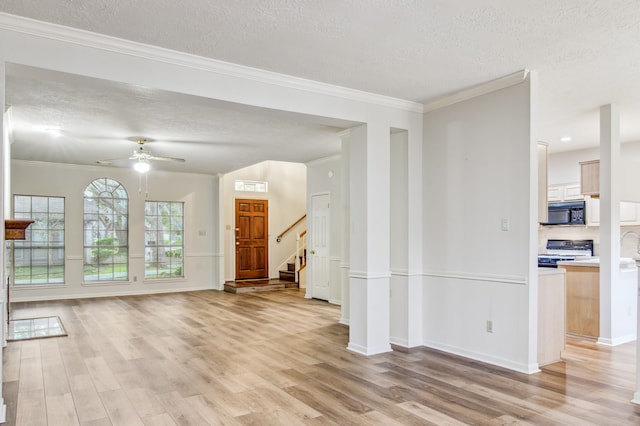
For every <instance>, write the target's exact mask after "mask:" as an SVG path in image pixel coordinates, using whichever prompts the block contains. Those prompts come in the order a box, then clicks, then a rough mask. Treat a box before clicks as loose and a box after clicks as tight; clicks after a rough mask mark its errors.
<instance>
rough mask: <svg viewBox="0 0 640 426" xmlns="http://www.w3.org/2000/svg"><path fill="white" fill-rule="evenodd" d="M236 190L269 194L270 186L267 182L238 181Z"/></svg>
mask: <svg viewBox="0 0 640 426" xmlns="http://www.w3.org/2000/svg"><path fill="white" fill-rule="evenodd" d="M235 189H236V191H238V192H267V191H268V190H269V186H268V183H267V182H259V181H253V180H237V181H236V185H235Z"/></svg>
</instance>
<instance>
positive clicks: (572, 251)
mask: <svg viewBox="0 0 640 426" xmlns="http://www.w3.org/2000/svg"><path fill="white" fill-rule="evenodd" d="M590 256H593V240H548V241H547V252H546V253H545V254H539V255H538V266H539V267H543V268H557V267H558V262H562V261H568V260H576V258H580V257H590Z"/></svg>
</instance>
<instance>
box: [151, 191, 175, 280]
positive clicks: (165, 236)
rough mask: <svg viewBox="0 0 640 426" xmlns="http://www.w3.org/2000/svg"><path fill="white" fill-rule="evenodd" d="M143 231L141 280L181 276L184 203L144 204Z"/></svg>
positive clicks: (154, 202)
mask: <svg viewBox="0 0 640 426" xmlns="http://www.w3.org/2000/svg"><path fill="white" fill-rule="evenodd" d="M144 228H145V233H144V234H145V236H144V251H145V256H144V257H145V269H144V277H145V278H176V277H183V276H184V273H183V265H184V262H183V257H182V253H183V247H184V244H183V241H182V235H183V230H184V203H181V202H165V201H147V202H145V209H144Z"/></svg>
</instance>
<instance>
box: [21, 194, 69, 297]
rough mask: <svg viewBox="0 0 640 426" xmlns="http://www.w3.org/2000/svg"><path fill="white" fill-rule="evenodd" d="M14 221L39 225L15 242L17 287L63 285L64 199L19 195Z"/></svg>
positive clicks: (28, 229)
mask: <svg viewBox="0 0 640 426" xmlns="http://www.w3.org/2000/svg"><path fill="white" fill-rule="evenodd" d="M13 217H14V218H15V219H29V220H33V221H35V222H34V223H32V224H31V225H30V226H29V228H27V232H26V239H25V240H15V241H14V249H13V258H14V262H15V263H14V268H15V269H14V277H13V283H14V285H29V284H57V283H63V282H64V198H62V197H39V196H31V195H15V196H14V197H13Z"/></svg>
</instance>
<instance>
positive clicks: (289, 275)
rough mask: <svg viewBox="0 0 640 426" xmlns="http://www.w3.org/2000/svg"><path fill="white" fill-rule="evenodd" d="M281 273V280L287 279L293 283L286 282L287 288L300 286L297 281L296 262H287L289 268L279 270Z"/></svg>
mask: <svg viewBox="0 0 640 426" xmlns="http://www.w3.org/2000/svg"><path fill="white" fill-rule="evenodd" d="M278 274H279V275H280V281H287V282H290V283H291V284H288V283H287V284H285V287H286V288H291V287H298V283H297V282H296V264H295V263H287V269H286V270H285V271H278Z"/></svg>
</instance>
